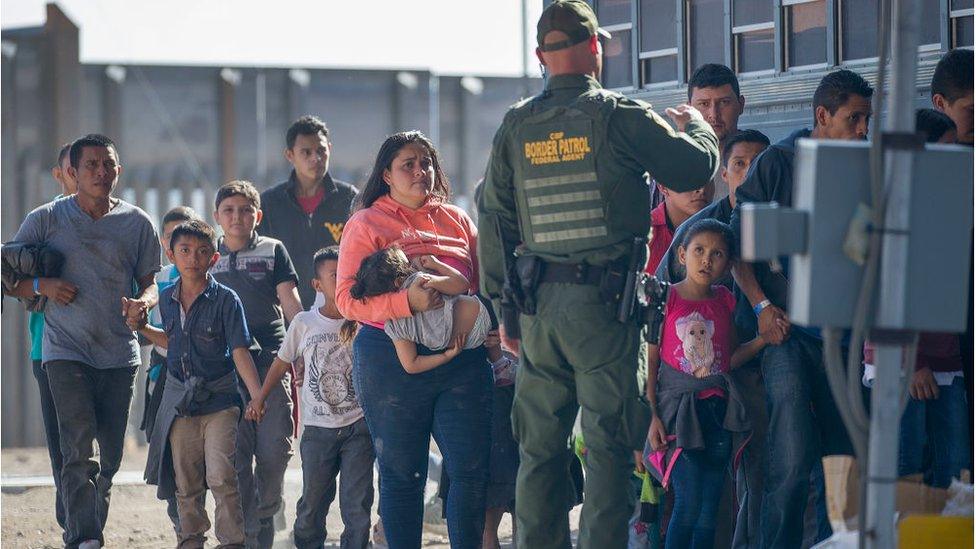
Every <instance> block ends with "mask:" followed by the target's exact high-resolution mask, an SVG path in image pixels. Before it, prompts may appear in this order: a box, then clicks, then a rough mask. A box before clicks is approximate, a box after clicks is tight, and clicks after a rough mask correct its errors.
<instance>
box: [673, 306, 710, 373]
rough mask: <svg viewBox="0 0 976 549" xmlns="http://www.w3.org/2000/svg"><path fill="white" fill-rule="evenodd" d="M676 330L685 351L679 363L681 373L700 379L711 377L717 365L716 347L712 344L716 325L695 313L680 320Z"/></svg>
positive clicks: (676, 323)
mask: <svg viewBox="0 0 976 549" xmlns="http://www.w3.org/2000/svg"><path fill="white" fill-rule="evenodd" d="M675 328H676V330H675V331H676V332H677V334H678V339H680V340H681V348H682V350H683V351H684V356H683V357H681V359H680V362H679V366H680V367H681V371H682V372H684V373H686V374H691V375H693V376H695V377H697V378H699V379H701V378H703V377H705V376H708V375H711V374H712V373H713V372H712V366H713V365H714V364H715V346H714V344H713V343H712V336H713V335H715V323H714V322H713V321H711V320H708V319H707V318H705V317H704V316H703V315H702V314H701V313H699V312H698V311H695V312H693V313H691V314H690V315H687V316H683V317H680V318H678V320H677V321H676V322H675Z"/></svg>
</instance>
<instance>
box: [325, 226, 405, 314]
mask: <svg viewBox="0 0 976 549" xmlns="http://www.w3.org/2000/svg"><path fill="white" fill-rule="evenodd" d="M379 249H380V245H379V243H378V242H376V241H374V239H373V238H372V237H371V236H370V234H369V227H368V226H367V224H366V223H364V222H363V220H362V218H361V217H357V216H354V217H353V218H352V219H350V220H349V221H348V222H347V223H346V226H345V228H343V231H342V240H341V241H340V243H339V266H338V269H337V272H336V306H337V307H338V308H339V312H340V313H342V316H343V317H345V318H348V319H349V320H357V321H366V322H376V323H382V322H386V321H387V320H389V319H391V318H405V317H409V316H411V313H410V303H409V302H408V301H407V291H406V290H401V291H399V292H392V293H388V294H383V295H378V296H374V297H370V298H366V299H353V297H352V296H351V295H349V289H350V288H352V285H353V283H354V280H355V277H356V272H357V271H359V265H360V264H361V263H362V262H363V258H365V257H367V256H369V255H370V254H372V253H373V252H375V251H377V250H379Z"/></svg>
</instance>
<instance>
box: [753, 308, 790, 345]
mask: <svg viewBox="0 0 976 549" xmlns="http://www.w3.org/2000/svg"><path fill="white" fill-rule="evenodd" d="M789 334H790V319H789V317H787V316H786V313H785V312H783V310H782V309H780V308H779V307H777V306H776V305H769V306H767V307H766V308H765V309H763V310H762V312H761V313H759V335H760V337H762V338H763V341H765V342H766V343H767V344H769V345H780V344H782V343H783V342H784V341H786V338H787V336H789Z"/></svg>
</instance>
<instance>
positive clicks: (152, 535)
mask: <svg viewBox="0 0 976 549" xmlns="http://www.w3.org/2000/svg"><path fill="white" fill-rule="evenodd" d="M296 450H297V444H296ZM145 462H146V452H145V447H138V446H136V445H134V444H133V445H132V446H130V447H129V448H127V449H126V452H125V454H124V457H123V461H122V468H121V470H120V473H119V475H118V476H117V477H116V479H117V484H116V486H114V487H113V488H112V504H111V507H110V509H109V518H108V524H107V526H106V529H105V546H106V547H126V548H156V547H174V546H175V545H176V543H175V542H176V538H175V537H174V535H173V530H172V526H171V525H170V522H169V518H168V517H167V516H166V505H165V502H162V501H160V500H158V499H156V491H155V487H154V486H146V485H144V484H142V483H141V482H139V483H130V482H126V480H127V479H141V477H142V474H141V473H142V470H143V467H144V465H145ZM50 472H51V470H50V462H49V461H48V457H47V450H46V449H44V448H29V449H11V450H3V451H2V452H0V475H2V478H3V489H2V494H0V545H2V546H3V547H4V548H55V547H61V530H60V528H59V527H58V525H57V522H56V521H55V518H54V488H53V487H51V486H39V487H31V488H17V487H13V486H12V484H16V483H17V482H18V479H24V478H25V477H27V476H31V475H34V476H37V475H47V476H49V475H50ZM20 482H21V483H25V482H27V481H24V480H20ZM435 489H436V487H435V486H434V485H433V483H428V494H430V493H432V491H433V490H435ZM301 490H302V480H301V460H300V458H299V456H298V452H297V451H296V453H295V456H294V457H293V458H292V460H291V462H290V463H289V471H288V473H287V474H286V476H285V517H286V520H285V524H286V527H285V528H284V530H281V531H279V532H278V533H277V535H276V543H275V548H276V549H278V548H285V547H293V544H292V543H291V527H292V524H293V523H294V520H295V505H296V503H297V501H298V497H299V496H300V495H301ZM377 499H378V498H377ZM207 507H208V509H209V512H210V516H211V517H212V516H213V499H212V498H208V499H207ZM429 511H430V512H429V513H428V515H429V516H430V517H431V518H428V519H427V521H426V522H425V526H424V538H423V540H424V547H425V548H447V547H449V544H448V538H447V528H446V526H445V525H444V524H443V523H442V522H440V523H434V522H432V521H433V520H436V517H439V516H440V507H439V505H438V506H437V507H436V508H433V507H431V508H430V509H429ZM373 516H374V521H375V517H376V504H374V506H373ZM578 520H579V507H577V508H576V509H574V512H573V513H572V516H571V524H572V527H573V529H574V531H575V529H576V526H577V524H578ZM326 524H327V528H328V540H327V542H326V547H329V548H333V547H334V548H338V547H339V535H340V534H341V533H342V520H341V518H340V516H339V505H338V502H334V503H333V505H332V508H331V509H330V510H329V516H328V518H327V521H326ZM212 534H213V532H212V531H211V532H210V535H208V537H209V538H210V539H209V540H208V543H207V547H214V546H216V540H215V539H214V538H213V536H212ZM499 538H500V539H501V542H502V547H503V548H510V547H512V526H511V518H510V516H508V515H506V516H505V518H504V519H503V520H502V524H501V527H500V528H499Z"/></svg>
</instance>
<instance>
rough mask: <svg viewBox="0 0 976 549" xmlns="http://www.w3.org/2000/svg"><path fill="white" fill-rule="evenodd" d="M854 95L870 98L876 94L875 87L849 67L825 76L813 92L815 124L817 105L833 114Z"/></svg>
mask: <svg viewBox="0 0 976 549" xmlns="http://www.w3.org/2000/svg"><path fill="white" fill-rule="evenodd" d="M852 95H860V96H861V97H863V98H865V99H870V98H871V96H872V95H874V89H873V88H871V84H868V81H867V80H865V79H864V78H863V77H862V76H861V75H860V74H857V73H856V72H854V71H849V70H847V69H841V70H839V71H834V72H832V73H830V74H828V75H827V76H824V77H823V79H822V80H820V85H818V86H817V91H815V92H813V112H814V125H816V112H817V107H824V108H825V109H827V112H829V113H830V114H831V116H833V115H834V114H836V113H837V109H839V108H841V106H843V105H844V104H845V103H847V100H848V99H850V97H851V96H852Z"/></svg>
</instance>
